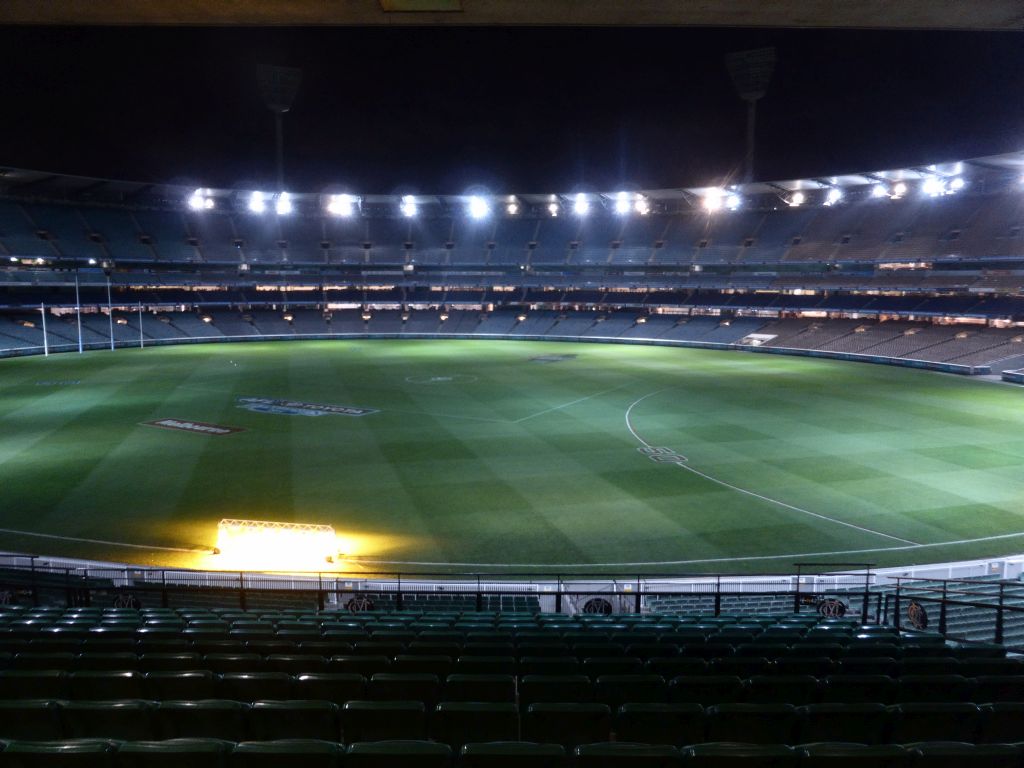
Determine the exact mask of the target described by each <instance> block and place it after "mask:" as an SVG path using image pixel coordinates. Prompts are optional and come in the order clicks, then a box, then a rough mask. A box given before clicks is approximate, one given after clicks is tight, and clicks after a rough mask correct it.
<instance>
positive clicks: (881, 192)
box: [871, 182, 889, 198]
mask: <svg viewBox="0 0 1024 768" xmlns="http://www.w3.org/2000/svg"><path fill="white" fill-rule="evenodd" d="M871 196H872V197H874V198H881V197H889V188H888V187H887V186H885V184H882V183H881V182H879V183H878V184H875V186H873V187H872V188H871Z"/></svg>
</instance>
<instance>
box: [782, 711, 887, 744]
mask: <svg viewBox="0 0 1024 768" xmlns="http://www.w3.org/2000/svg"><path fill="white" fill-rule="evenodd" d="M797 718H798V720H799V723H798V726H797V736H796V741H797V742H799V743H821V742H839V741H849V742H856V743H859V744H882V743H884V742H885V740H886V733H887V729H888V727H889V719H890V713H889V710H888V709H887V708H886V707H885V705H884V704H811V705H808V706H805V707H800V708H799V709H798V710H797Z"/></svg>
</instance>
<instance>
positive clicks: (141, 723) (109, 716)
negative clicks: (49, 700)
mask: <svg viewBox="0 0 1024 768" xmlns="http://www.w3.org/2000/svg"><path fill="white" fill-rule="evenodd" d="M155 711H156V704H155V703H154V702H152V701H145V700H140V699H121V700H118V701H69V702H64V703H62V704H61V706H60V716H61V721H62V722H63V724H64V732H65V733H66V734H67V736H68V737H69V738H72V739H121V740H124V741H135V740H138V741H146V740H150V739H156V738H158V737H159V734H158V731H157V722H156V716H155Z"/></svg>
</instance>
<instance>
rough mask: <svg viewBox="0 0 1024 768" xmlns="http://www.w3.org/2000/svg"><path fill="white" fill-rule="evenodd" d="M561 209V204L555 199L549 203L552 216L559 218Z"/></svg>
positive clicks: (549, 212) (549, 211)
mask: <svg viewBox="0 0 1024 768" xmlns="http://www.w3.org/2000/svg"><path fill="white" fill-rule="evenodd" d="M559 210H560V208H559V205H558V203H557V202H555V201H554V200H552V201H551V202H550V203H548V215H549V216H551V218H553V219H554V218H557V217H558V212H559Z"/></svg>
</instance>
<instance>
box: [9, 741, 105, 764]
mask: <svg viewBox="0 0 1024 768" xmlns="http://www.w3.org/2000/svg"><path fill="white" fill-rule="evenodd" d="M115 747H116V744H115V743H114V742H113V741H109V740H107V739H69V740H66V741H12V742H10V743H9V744H8V745H7V747H6V749H4V750H3V751H2V752H0V767H2V768H65V767H66V768H114V749H115Z"/></svg>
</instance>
